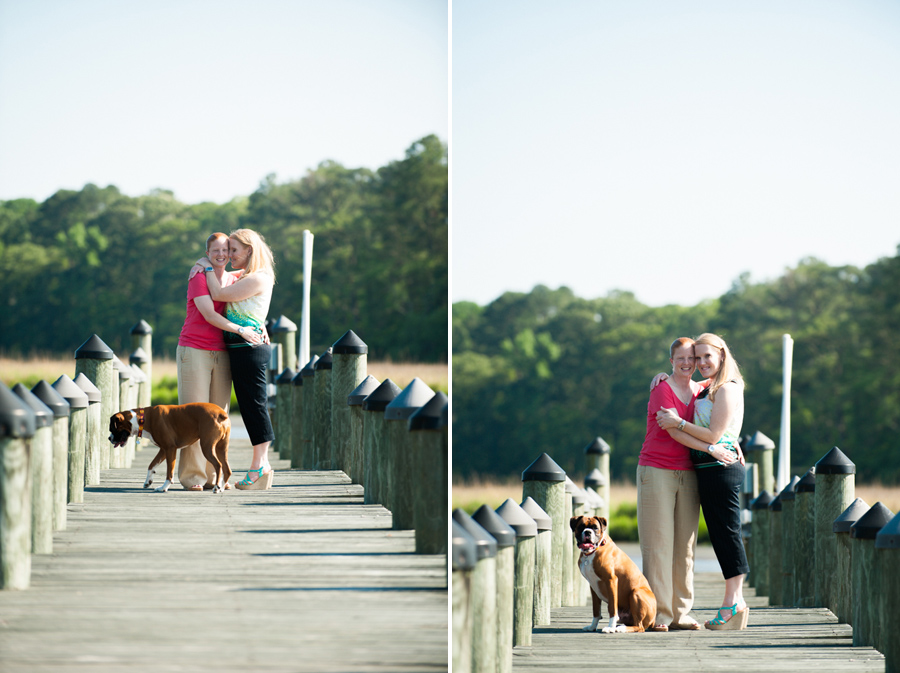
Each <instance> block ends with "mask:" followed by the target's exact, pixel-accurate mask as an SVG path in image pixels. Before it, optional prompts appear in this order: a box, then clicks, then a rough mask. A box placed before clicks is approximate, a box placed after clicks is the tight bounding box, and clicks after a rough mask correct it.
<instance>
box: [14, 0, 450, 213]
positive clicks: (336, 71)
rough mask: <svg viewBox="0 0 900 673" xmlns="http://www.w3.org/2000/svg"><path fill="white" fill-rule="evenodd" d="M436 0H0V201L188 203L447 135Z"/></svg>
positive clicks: (443, 45) (444, 18) (442, 6)
mask: <svg viewBox="0 0 900 673" xmlns="http://www.w3.org/2000/svg"><path fill="white" fill-rule="evenodd" d="M448 89H449V83H448V10H447V2H446V0H329V1H328V2H323V1H318V0H317V1H307V0H0V199H13V198H19V197H29V198H34V199H36V200H39V201H43V200H44V199H46V198H47V197H48V196H50V195H51V194H53V193H54V192H56V191H57V190H58V189H62V188H65V189H75V190H78V189H81V188H82V187H83V186H84V185H85V184H86V183H89V182H91V183H94V184H96V185H98V186H101V187H104V186H106V185H108V184H114V185H116V186H117V187H119V189H121V190H122V191H123V192H124V193H126V194H129V195H131V196H138V195H141V194H146V193H147V192H149V191H150V190H152V189H154V188H163V189H171V190H173V191H174V192H175V196H176V198H178V199H179V200H181V201H183V202H186V203H198V202H201V201H215V202H218V203H222V202H225V201H229V200H231V199H232V198H233V197H236V196H247V195H249V194H251V193H252V192H253V191H254V190H255V189H256V188H257V187H258V186H259V183H260V182H261V181H262V180H263V179H264V178H265V177H266V175H268V174H270V173H275V174H276V175H277V179H278V180H279V181H286V180H288V179H294V178H299V177H301V176H302V175H304V174H305V173H306V171H307V170H308V169H312V168H315V167H316V166H317V165H318V164H319V163H320V162H321V161H323V160H327V159H331V160H334V161H337V162H339V163H341V164H343V165H345V166H347V167H351V168H357V167H368V168H378V167H380V166H383V165H385V164H387V163H388V162H390V161H393V160H397V159H402V158H403V156H404V152H405V150H406V149H407V148H408V147H409V146H410V145H411V144H412V143H413V142H414V141H416V140H418V139H419V138H421V137H423V136H425V135H428V134H432V133H433V134H436V135H438V136H439V137H440V138H441V139H442V140H443V141H444V142H446V141H447V140H448V136H449V113H448V104H449V91H448Z"/></svg>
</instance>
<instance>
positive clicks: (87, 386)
mask: <svg viewBox="0 0 900 673" xmlns="http://www.w3.org/2000/svg"><path fill="white" fill-rule="evenodd" d="M128 376H129V377H130V376H131V374H128ZM73 383H74V384H75V385H76V386H78V387H79V388H81V390H82V391H84V394H85V395H87V398H88V404H96V403H98V402H100V401H102V398H103V395H102V394H101V392H100V389H99V388H98V387H97V386H95V385H94V382H93V381H91V380H90V379H89V378H88V377H87V374H85V373H84V372H81V373H80V374H78V376H76V377H75V380H74V381H73Z"/></svg>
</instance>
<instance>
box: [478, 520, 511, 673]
mask: <svg viewBox="0 0 900 673" xmlns="http://www.w3.org/2000/svg"><path fill="white" fill-rule="evenodd" d="M472 518H473V519H474V520H475V521H477V522H478V524H479V525H480V526H481V527H482V528H484V529H485V530H486V531H487V532H488V533H490V534H491V535H492V536H493V537H494V539H495V540H496V541H497V626H496V628H497V655H496V661H497V668H496V670H497V673H511V672H512V647H513V622H514V617H513V614H514V608H515V586H516V580H515V572H516V531H515V530H513V528H512V527H511V526H510V525H509V524H508V523H506V522H505V521H504V520H503V518H502V517H501V516H500V515H499V514H497V512H495V511H494V510H492V509H491V508H490V507H489V506H487V505H482V506H481V507H479V508H478V510H477V511H476V512H475V514H473V515H472Z"/></svg>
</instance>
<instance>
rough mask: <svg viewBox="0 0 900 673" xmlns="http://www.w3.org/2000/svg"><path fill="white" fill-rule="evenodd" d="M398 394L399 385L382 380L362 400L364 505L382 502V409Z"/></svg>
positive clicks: (383, 442) (383, 432)
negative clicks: (363, 413) (364, 468)
mask: <svg viewBox="0 0 900 673" xmlns="http://www.w3.org/2000/svg"><path fill="white" fill-rule="evenodd" d="M399 394H400V386H398V385H397V384H396V383H394V382H393V381H391V380H390V379H385V380H384V381H383V382H382V383H381V385H380V386H378V387H377V388H376V389H375V390H374V391H373V392H372V394H371V395H369V396H368V397H366V399H365V401H364V402H363V411H364V412H368V413H366V415H365V420H364V421H363V423H364V428H363V451H364V452H365V463H366V470H365V481H364V482H363V493H364V496H363V502H364V503H365V504H366V505H373V504H376V503H377V504H384V500H383V498H384V490H385V488H386V484H385V480H386V478H387V477H386V474H385V473H386V470H387V463H386V452H387V447H386V446H385V444H386V443H387V441H388V438H387V428H386V427H385V423H386V421H385V420H384V410H385V408H386V407H387V405H388V404H390V403H391V401H392V400H393V399H394V398H395V397H397V395H399Z"/></svg>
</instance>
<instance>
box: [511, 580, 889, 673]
mask: <svg viewBox="0 0 900 673" xmlns="http://www.w3.org/2000/svg"><path fill="white" fill-rule="evenodd" d="M694 579H695V581H694V588H695V600H694V605H695V609H694V611H693V612H692V616H693V617H694V618H695V619H696V620H697V621H699V622H701V623H702V622H703V621H705V620H707V619H711V618H713V617H715V614H716V608H718V606H719V605H721V602H722V595H723V594H724V591H725V582H724V580H723V579H722V576H721V574H719V573H710V572H704V573H699V574H697V575H695V577H694ZM745 598H746V600H747V604H748V605H749V606H750V624H749V626H748V627H747V628H746V629H745V630H743V631H708V630H705V629H703V630H700V631H670V632H668V633H636V634H628V633H621V634H602V633H586V632H584V631H582V628H583V627H584V626H586V625H587V624H589V623H590V620H591V608H590V606H589V605H588V606H584V607H564V608H556V609H554V610H552V611H551V620H552V621H551V624H550V626H547V627H538V628H536V629H535V630H534V631H533V638H532V645H531V646H530V647H516V648H514V650H513V671H518V672H519V673H527V672H528V671H537V670H553V671H554V673H564V672H567V671H581V672H583V671H584V670H589V669H591V668H597V667H602V668H604V669H609V670H627V671H629V673H639V672H643V671H647V672H648V673H649V672H651V671H652V672H653V673H658V671H660V670H671V671H704V672H705V671H723V672H730V673H733V672H734V671H741V672H742V673H746V672H748V671H766V673H777V672H780V671H784V672H789V671H790V672H797V671H800V672H802V671H817V672H818V673H832V672H833V673H857V672H858V673H862V672H867V673H868V672H872V673H883V672H884V670H885V663H884V656H883V655H882V654H881V653H879V652H878V651H876V650H875V649H874V648H871V647H854V646H853V630H852V628H851V627H850V626H849V625H847V624H839V623H838V621H837V618H836V617H835V616H834V615H833V614H832V613H831V612H830V611H829V610H826V609H824V608H810V609H801V608H780V607H768V601H767V599H766V597H765V596H756V593H755V591H754V590H753V589H752V588H748V589H745ZM605 607H606V606H605V605H604V610H605ZM604 614H605V612H604ZM604 623H605V620H602V621H601V626H602V625H603V624H604Z"/></svg>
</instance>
